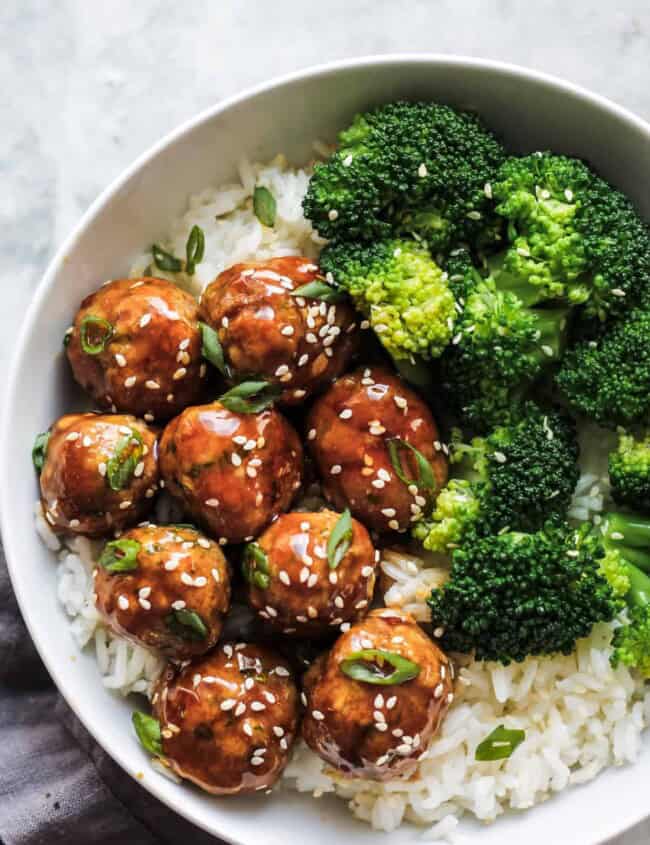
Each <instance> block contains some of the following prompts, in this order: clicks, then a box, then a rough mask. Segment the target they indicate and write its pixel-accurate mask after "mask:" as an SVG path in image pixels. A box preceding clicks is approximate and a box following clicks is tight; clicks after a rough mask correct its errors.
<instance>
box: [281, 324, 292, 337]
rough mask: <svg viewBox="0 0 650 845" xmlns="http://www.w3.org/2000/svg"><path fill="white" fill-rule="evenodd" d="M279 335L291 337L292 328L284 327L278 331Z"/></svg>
mask: <svg viewBox="0 0 650 845" xmlns="http://www.w3.org/2000/svg"><path fill="white" fill-rule="evenodd" d="M280 334H283V335H284V336H285V337H291V335H292V334H293V326H284V328H283V329H282V330H281V331H280Z"/></svg>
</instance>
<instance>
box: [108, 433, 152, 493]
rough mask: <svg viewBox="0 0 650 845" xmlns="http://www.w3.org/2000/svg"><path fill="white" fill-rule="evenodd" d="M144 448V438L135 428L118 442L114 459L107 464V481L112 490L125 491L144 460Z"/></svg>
mask: <svg viewBox="0 0 650 845" xmlns="http://www.w3.org/2000/svg"><path fill="white" fill-rule="evenodd" d="M142 446H143V443H142V436H141V434H140V432H139V431H136V430H135V429H134V428H132V429H131V434H127V435H126V436H125V437H123V438H122V439H121V440H120V441H118V444H117V446H116V447H115V452H114V453H113V457H112V458H111V459H110V460H109V461H107V463H106V480H107V481H108V484H109V486H110V488H111V490H123V489H124V488H125V487H126V486H127V484H129V482H130V481H131V478H132V477H133V473H134V472H135V468H136V467H137V465H138V464H139V463H140V459H141V458H142V451H143V450H142Z"/></svg>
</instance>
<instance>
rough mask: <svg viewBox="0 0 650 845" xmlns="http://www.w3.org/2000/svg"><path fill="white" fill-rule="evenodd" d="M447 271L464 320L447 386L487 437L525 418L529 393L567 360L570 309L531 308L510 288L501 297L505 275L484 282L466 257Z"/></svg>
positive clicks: (444, 364)
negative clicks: (504, 424) (524, 400)
mask: <svg viewBox="0 0 650 845" xmlns="http://www.w3.org/2000/svg"><path fill="white" fill-rule="evenodd" d="M446 266H447V272H448V275H449V284H450V286H451V288H452V290H453V292H454V294H455V295H456V297H457V302H458V305H459V307H460V309H461V314H460V315H459V317H458V320H457V323H456V328H455V334H454V337H453V339H452V342H451V345H450V346H449V347H448V348H447V350H446V351H445V353H444V355H443V356H442V359H441V380H442V385H443V388H444V390H445V393H446V396H447V399H448V402H449V404H450V406H451V407H452V408H454V409H455V411H456V413H457V414H458V415H459V416H460V418H461V420H462V421H463V423H466V424H468V425H470V426H471V427H473V428H475V429H476V430H477V431H487V430H489V428H490V427H491V426H493V425H497V424H498V423H499V422H500V421H507V420H508V419H510V418H512V416H513V415H514V416H516V415H517V414H518V413H519V410H518V406H519V404H520V401H521V399H522V397H523V395H524V394H525V392H526V391H527V389H528V388H529V387H530V385H531V384H532V383H533V382H535V381H536V380H537V379H538V378H539V377H540V375H541V374H542V373H543V372H544V371H545V369H546V368H547V367H548V366H549V365H550V364H551V363H553V362H554V361H556V360H557V359H558V358H559V356H560V355H561V353H562V350H563V348H564V338H565V334H566V323H567V310H568V309H567V307H566V306H563V307H559V308H549V307H544V308H531V307H528V306H527V305H525V304H524V302H523V300H522V298H521V297H520V296H519V295H518V293H517V292H516V291H515V286H514V285H513V284H512V283H511V280H508V281H509V283H508V289H507V290H501V288H500V284H501V282H502V281H503V278H504V276H503V274H501V273H498V272H497V273H496V274H493V273H491V274H490V275H489V276H488V277H487V278H485V277H483V276H482V275H481V274H480V273H479V272H478V270H477V269H476V268H475V267H474V266H473V265H472V263H471V260H470V257H469V255H468V254H467V253H466V252H461V251H456V252H455V254H454V255H453V256H451V257H450V259H449V261H448V262H447V265H446ZM525 287H526V285H525V284H524V288H525Z"/></svg>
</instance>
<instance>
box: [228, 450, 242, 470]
mask: <svg viewBox="0 0 650 845" xmlns="http://www.w3.org/2000/svg"><path fill="white" fill-rule="evenodd" d="M230 462H231V463H232V465H233V466H235V467H238V466H241V457H240V456H239V455H238V454H237V452H233V453H232V455H231V456H230Z"/></svg>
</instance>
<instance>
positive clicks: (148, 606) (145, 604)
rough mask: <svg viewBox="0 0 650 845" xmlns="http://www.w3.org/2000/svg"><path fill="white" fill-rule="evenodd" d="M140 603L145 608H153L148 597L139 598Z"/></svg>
mask: <svg viewBox="0 0 650 845" xmlns="http://www.w3.org/2000/svg"><path fill="white" fill-rule="evenodd" d="M138 604H139V605H140V607H141V608H142V609H143V610H151V602H150V601H147V599H143V598H142V597H140V598H138Z"/></svg>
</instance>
